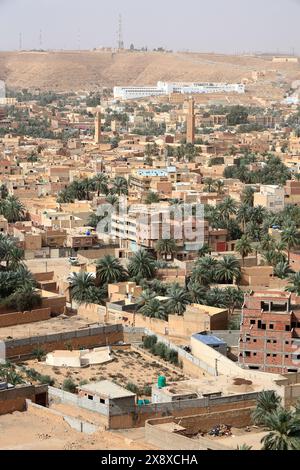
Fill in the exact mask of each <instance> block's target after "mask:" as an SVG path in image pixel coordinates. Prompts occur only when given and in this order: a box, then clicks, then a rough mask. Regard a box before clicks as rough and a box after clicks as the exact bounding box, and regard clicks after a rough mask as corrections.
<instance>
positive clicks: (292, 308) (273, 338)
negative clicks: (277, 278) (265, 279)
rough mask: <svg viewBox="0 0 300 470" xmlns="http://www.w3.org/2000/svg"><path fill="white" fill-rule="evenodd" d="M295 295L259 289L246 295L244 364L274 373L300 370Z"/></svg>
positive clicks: (299, 322)
mask: <svg viewBox="0 0 300 470" xmlns="http://www.w3.org/2000/svg"><path fill="white" fill-rule="evenodd" d="M297 303H298V302H297V300H296V298H295V297H293V296H292V294H289V293H287V292H280V291H271V290H270V291H257V292H252V293H250V294H247V295H246V296H245V303H244V307H243V311H242V323H241V331H240V333H241V334H240V342H239V363H240V365H241V366H242V367H245V368H248V369H253V370H261V371H264V372H273V373H278V374H281V373H288V372H298V371H299V370H300V361H299V360H300V351H299V346H300V309H299V307H298V305H297Z"/></svg>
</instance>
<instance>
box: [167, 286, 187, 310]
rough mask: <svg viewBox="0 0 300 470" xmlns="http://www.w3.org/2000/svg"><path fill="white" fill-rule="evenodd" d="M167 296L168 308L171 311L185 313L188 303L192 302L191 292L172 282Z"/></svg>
mask: <svg viewBox="0 0 300 470" xmlns="http://www.w3.org/2000/svg"><path fill="white" fill-rule="evenodd" d="M167 296H168V297H169V300H168V301H167V310H168V312H170V313H176V314H177V315H183V314H184V312H185V311H186V307H187V305H188V304H190V303H191V297H190V294H189V292H187V291H186V290H185V289H183V288H182V287H181V286H180V285H179V284H172V285H171V286H170V287H169V289H168V290H167Z"/></svg>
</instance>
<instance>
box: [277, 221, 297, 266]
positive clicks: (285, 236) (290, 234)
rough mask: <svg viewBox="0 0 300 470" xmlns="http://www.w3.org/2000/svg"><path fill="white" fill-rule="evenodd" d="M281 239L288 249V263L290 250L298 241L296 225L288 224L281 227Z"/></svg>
mask: <svg viewBox="0 0 300 470" xmlns="http://www.w3.org/2000/svg"><path fill="white" fill-rule="evenodd" d="M281 240H282V241H283V242H284V243H285V244H286V246H287V250H288V263H289V264H290V257H291V250H292V249H293V248H295V247H296V246H297V245H299V243H300V238H299V233H298V229H297V227H296V225H290V226H289V227H285V228H284V229H283V232H282V235H281Z"/></svg>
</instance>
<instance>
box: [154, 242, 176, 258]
mask: <svg viewBox="0 0 300 470" xmlns="http://www.w3.org/2000/svg"><path fill="white" fill-rule="evenodd" d="M155 250H156V251H157V253H158V254H159V255H160V256H162V257H163V258H164V259H167V258H169V257H171V258H173V256H174V254H175V253H176V251H177V245H176V242H175V240H174V239H173V238H170V239H161V240H159V241H158V242H157V244H156V247H155Z"/></svg>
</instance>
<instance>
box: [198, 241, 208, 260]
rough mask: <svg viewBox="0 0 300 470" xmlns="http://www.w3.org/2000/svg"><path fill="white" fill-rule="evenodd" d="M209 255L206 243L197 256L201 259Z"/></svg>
mask: <svg viewBox="0 0 300 470" xmlns="http://www.w3.org/2000/svg"><path fill="white" fill-rule="evenodd" d="M210 254H211V248H210V246H209V245H207V243H205V244H204V245H203V246H202V247H201V248H200V249H199V250H198V256H199V258H203V257H204V256H206V255H210Z"/></svg>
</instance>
